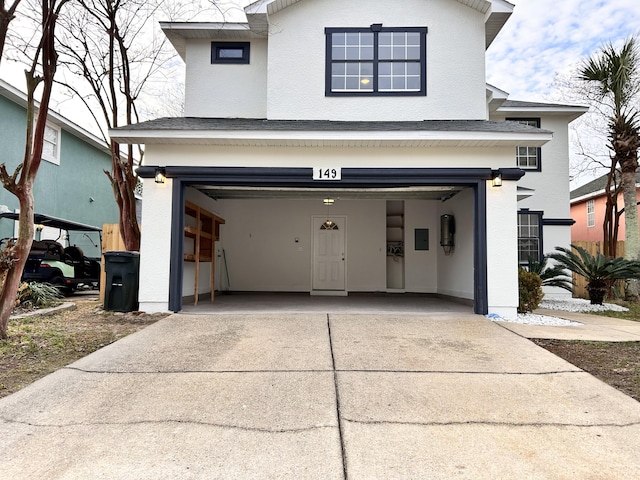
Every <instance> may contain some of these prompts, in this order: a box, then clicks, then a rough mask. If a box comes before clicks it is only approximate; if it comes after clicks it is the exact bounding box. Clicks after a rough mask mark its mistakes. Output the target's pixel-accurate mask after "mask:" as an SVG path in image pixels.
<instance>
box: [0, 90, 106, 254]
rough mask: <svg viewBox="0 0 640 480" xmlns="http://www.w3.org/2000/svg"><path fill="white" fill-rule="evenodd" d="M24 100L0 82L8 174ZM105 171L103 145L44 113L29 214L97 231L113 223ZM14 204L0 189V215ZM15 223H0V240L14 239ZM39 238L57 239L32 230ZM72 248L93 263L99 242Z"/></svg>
mask: <svg viewBox="0 0 640 480" xmlns="http://www.w3.org/2000/svg"><path fill="white" fill-rule="evenodd" d="M26 105H27V97H26V94H25V93H23V92H21V91H20V90H18V89H17V88H15V87H13V86H12V85H10V84H9V83H7V82H5V81H2V80H0V132H2V134H1V135H0V152H1V153H0V162H3V163H5V165H6V166H7V170H8V171H9V172H13V171H14V170H15V168H16V166H17V165H19V164H20V163H21V162H22V158H23V156H24V147H25V135H26V127H25V122H26V116H27V113H26ZM110 169H111V154H110V151H109V147H108V145H107V144H106V143H105V142H104V141H102V140H100V139H99V138H98V137H96V136H95V135H93V134H92V133H90V132H88V131H87V130H85V129H84V128H82V127H80V126H79V125H77V124H75V123H73V122H71V121H70V120H69V119H67V118H65V117H64V116H62V115H60V114H59V113H57V112H55V111H53V110H50V111H49V114H48V120H47V128H46V131H45V143H44V150H43V154H42V162H41V164H40V169H39V170H38V176H37V177H36V182H35V185H34V189H33V195H34V202H35V205H34V206H35V212H36V213H38V214H44V215H47V216H51V217H56V218H59V219H62V220H66V221H70V222H75V223H81V224H84V225H93V226H96V227H102V225H103V224H105V223H117V222H118V206H117V205H116V202H115V200H114V198H113V190H112V188H111V184H110V183H109V179H108V178H107V177H106V176H105V174H104V170H110ZM18 207H19V204H18V200H17V198H16V197H15V196H14V195H12V194H11V193H9V192H8V191H6V190H4V189H0V209H1V210H2V211H3V212H15V211H16V209H17V208H18ZM15 228H16V222H14V221H13V220H10V219H0V238H8V237H13V236H15V235H16V232H15ZM38 230H39V231H38V232H37V235H38V236H39V238H42V239H45V238H48V239H54V240H55V239H57V238H58V237H59V236H60V235H61V232H60V230H59V229H53V228H51V229H48V228H47V227H45V228H44V230H43V231H42V230H41V229H38ZM68 240H69V241H71V242H72V244H75V245H78V246H79V247H81V248H82V250H83V251H84V253H85V254H86V255H88V256H91V257H99V256H100V254H101V252H100V246H99V238H98V237H96V238H91V237H89V236H87V235H84V234H82V233H80V234H78V235H77V236H76V237H75V238H73V239H68Z"/></svg>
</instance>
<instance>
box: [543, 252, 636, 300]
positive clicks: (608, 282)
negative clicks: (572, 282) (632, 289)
mask: <svg viewBox="0 0 640 480" xmlns="http://www.w3.org/2000/svg"><path fill="white" fill-rule="evenodd" d="M571 249H572V250H569V249H567V248H562V247H556V250H557V251H558V253H552V254H550V255H549V258H552V259H554V260H555V261H557V262H558V263H559V264H560V265H561V266H563V267H564V268H566V269H568V270H570V271H572V272H573V273H575V274H577V275H580V276H582V277H584V278H586V279H587V292H588V293H589V300H590V301H591V304H592V305H602V303H603V302H604V297H605V295H606V293H607V291H608V290H609V288H610V287H611V286H612V285H613V282H614V281H615V280H622V279H627V278H640V262H638V261H635V260H625V259H624V258H611V257H607V256H605V255H602V254H601V253H600V252H598V253H597V255H596V256H593V255H591V254H590V253H589V252H588V251H587V250H585V249H584V248H582V247H579V246H576V245H571ZM573 250H575V252H574V251H573ZM576 252H577V253H576Z"/></svg>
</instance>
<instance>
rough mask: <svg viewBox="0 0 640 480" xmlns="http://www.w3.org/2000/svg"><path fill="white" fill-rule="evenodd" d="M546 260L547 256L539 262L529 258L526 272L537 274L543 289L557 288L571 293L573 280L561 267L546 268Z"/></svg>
mask: <svg viewBox="0 0 640 480" xmlns="http://www.w3.org/2000/svg"><path fill="white" fill-rule="evenodd" d="M548 260H549V256H548V255H544V256H543V257H542V260H540V261H538V260H537V259H536V258H535V257H533V256H529V259H528V265H527V270H528V271H530V272H532V273H537V274H538V276H539V277H540V279H541V280H542V286H543V287H559V288H563V289H565V290H568V291H569V292H572V291H573V279H572V278H571V276H570V275H569V274H568V273H567V271H566V270H565V269H564V267H562V266H561V265H553V266H547V262H548Z"/></svg>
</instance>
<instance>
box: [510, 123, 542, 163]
mask: <svg viewBox="0 0 640 480" xmlns="http://www.w3.org/2000/svg"><path fill="white" fill-rule="evenodd" d="M507 120H509V121H511V122H518V123H522V124H523V125H529V126H531V127H536V128H540V119H539V118H507ZM540 157H541V149H540V147H516V162H517V163H516V164H517V165H518V167H520V168H522V169H524V170H536V171H538V172H539V171H540Z"/></svg>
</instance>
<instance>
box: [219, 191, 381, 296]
mask: <svg viewBox="0 0 640 480" xmlns="http://www.w3.org/2000/svg"><path fill="white" fill-rule="evenodd" d="M223 202H224V211H225V220H226V222H227V223H226V224H225V225H224V231H223V235H222V240H221V247H222V248H224V249H225V251H226V256H227V260H228V267H229V276H230V281H231V289H232V290H236V291H274V292H278V291H283V292H309V291H310V290H311V268H312V267H311V265H312V253H313V249H312V247H313V243H312V230H311V217H312V216H313V215H321V216H325V215H326V216H328V217H330V216H333V215H344V216H346V217H347V238H346V242H347V245H346V261H347V271H346V274H347V291H351V292H357V291H366V292H371V291H384V290H385V285H386V238H385V233H386V227H385V221H386V211H385V201H384V200H357V201H356V200H340V199H338V200H336V203H335V204H334V205H333V207H326V206H324V205H323V204H322V199H321V198H318V199H293V200H289V199H256V200H232V199H228V200H224V201H223ZM296 240H297V241H296Z"/></svg>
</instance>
